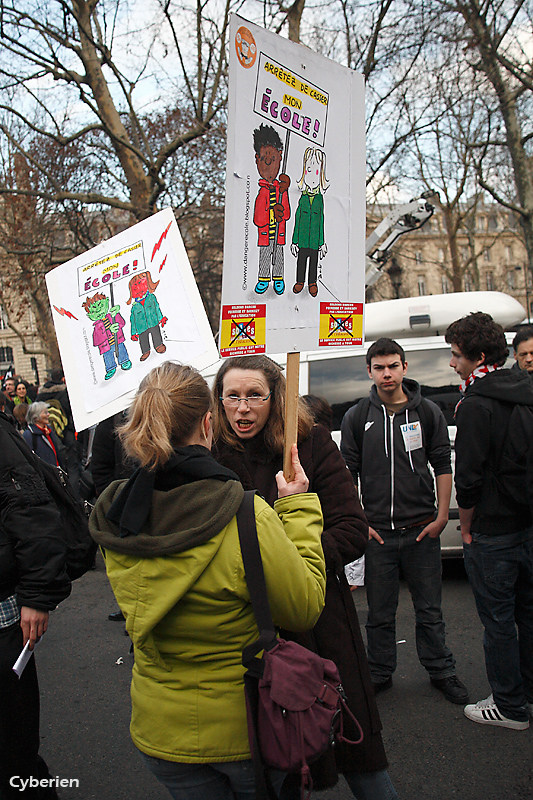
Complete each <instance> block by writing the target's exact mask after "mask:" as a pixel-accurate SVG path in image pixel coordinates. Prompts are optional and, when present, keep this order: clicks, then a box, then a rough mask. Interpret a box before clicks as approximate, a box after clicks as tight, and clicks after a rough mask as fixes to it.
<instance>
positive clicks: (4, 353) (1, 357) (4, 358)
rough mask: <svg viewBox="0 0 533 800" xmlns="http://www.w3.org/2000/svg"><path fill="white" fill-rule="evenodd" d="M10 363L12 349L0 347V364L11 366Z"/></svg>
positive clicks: (11, 360)
mask: <svg viewBox="0 0 533 800" xmlns="http://www.w3.org/2000/svg"><path fill="white" fill-rule="evenodd" d="M12 363H13V348H12V347H0V364H12Z"/></svg>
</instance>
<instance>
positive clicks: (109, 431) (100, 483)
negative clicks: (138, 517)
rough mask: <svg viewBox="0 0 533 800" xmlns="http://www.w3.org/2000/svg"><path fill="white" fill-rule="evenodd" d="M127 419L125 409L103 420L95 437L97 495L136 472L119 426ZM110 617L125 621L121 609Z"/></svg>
mask: <svg viewBox="0 0 533 800" xmlns="http://www.w3.org/2000/svg"><path fill="white" fill-rule="evenodd" d="M126 419H127V414H126V412H125V411H120V412H119V413H118V414H115V415H114V416H112V417H108V418H107V419H104V420H102V422H100V423H99V424H98V425H97V427H96V431H95V434H94V439H93V448H92V458H91V472H92V476H93V481H94V488H95V490H96V496H97V497H98V496H99V495H101V494H102V492H103V491H104V489H107V487H108V486H109V484H110V483H112V482H113V481H118V480H120V479H121V478H129V477H130V476H131V475H133V473H134V472H135V469H136V468H137V464H135V462H134V461H132V460H131V459H129V458H128V457H127V456H126V453H125V452H124V448H123V447H122V442H121V441H120V436H119V435H118V433H117V427H118V426H120V425H122V424H124V422H125V421H126ZM108 619H109V620H111V622H124V619H125V618H124V614H123V613H122V611H120V609H119V610H118V611H112V612H111V613H110V614H109V616H108Z"/></svg>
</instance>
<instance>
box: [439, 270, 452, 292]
mask: <svg viewBox="0 0 533 800" xmlns="http://www.w3.org/2000/svg"><path fill="white" fill-rule="evenodd" d="M440 282H441V286H442V294H449V293H450V292H451V286H450V281H449V279H448V276H447V275H442V276H441V279H440Z"/></svg>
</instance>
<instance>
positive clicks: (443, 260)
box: [439, 247, 446, 264]
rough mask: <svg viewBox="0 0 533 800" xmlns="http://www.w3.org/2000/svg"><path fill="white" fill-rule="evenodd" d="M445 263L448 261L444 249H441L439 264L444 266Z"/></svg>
mask: <svg viewBox="0 0 533 800" xmlns="http://www.w3.org/2000/svg"><path fill="white" fill-rule="evenodd" d="M445 261H446V253H445V252H444V249H443V248H442V247H439V262H440V263H441V264H444V262H445Z"/></svg>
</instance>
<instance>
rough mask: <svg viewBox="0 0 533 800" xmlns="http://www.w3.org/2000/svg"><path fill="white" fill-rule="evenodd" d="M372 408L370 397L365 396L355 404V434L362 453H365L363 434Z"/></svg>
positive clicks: (358, 447)
mask: <svg viewBox="0 0 533 800" xmlns="http://www.w3.org/2000/svg"><path fill="white" fill-rule="evenodd" d="M369 408H370V397H363V399H362V400H359V402H358V403H357V405H356V406H355V411H354V415H353V420H352V424H353V436H354V439H355V443H356V445H357V449H358V450H359V453H360V454H361V455H362V453H363V435H364V432H365V423H366V418H367V417H368V409H369Z"/></svg>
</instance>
